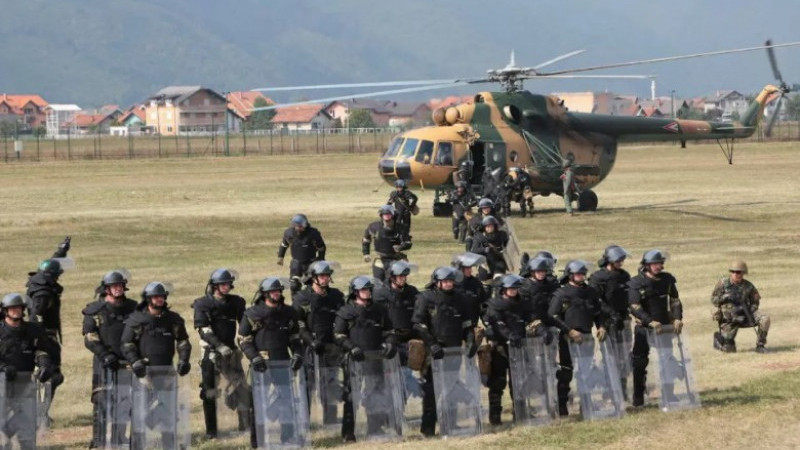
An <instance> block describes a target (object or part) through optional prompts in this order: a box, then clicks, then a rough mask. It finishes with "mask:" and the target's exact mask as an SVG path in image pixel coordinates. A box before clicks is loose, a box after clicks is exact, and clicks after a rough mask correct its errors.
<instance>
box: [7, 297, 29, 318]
mask: <svg viewBox="0 0 800 450" xmlns="http://www.w3.org/2000/svg"><path fill="white" fill-rule="evenodd" d="M29 301H30V298H29V297H28V296H27V295H24V294H20V293H18V292H12V293H10V294H6V295H5V296H4V297H3V301H2V303H0V310H2V315H3V316H4V317H9V318H10V319H11V320H13V321H14V322H21V321H22V319H23V318H24V317H25V309H26V308H27V304H28V302H29ZM15 306H21V307H22V314H21V315H20V316H19V317H11V316H9V315H8V309H9V308H13V307H15Z"/></svg>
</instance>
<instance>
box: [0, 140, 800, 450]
mask: <svg viewBox="0 0 800 450" xmlns="http://www.w3.org/2000/svg"><path fill="white" fill-rule="evenodd" d="M736 151H737V156H736V161H735V164H734V165H733V166H729V165H727V164H726V163H725V161H724V160H723V158H722V155H721V154H720V152H719V149H718V148H717V147H716V145H703V146H692V145H691V144H690V146H689V148H688V149H680V148H678V147H677V146H669V145H667V146H643V147H624V148H622V149H621V150H620V155H619V158H618V161H617V167H616V168H615V170H614V172H613V173H612V175H611V176H610V177H609V179H608V180H607V181H605V182H604V183H603V184H602V185H601V186H600V187H599V189H597V193H598V195H599V197H600V208H601V209H600V210H598V211H597V212H595V213H589V214H578V215H576V216H574V217H568V216H566V215H565V214H563V212H562V209H561V206H562V202H561V200H560V199H559V198H555V197H550V198H544V199H537V200H538V201H537V206H536V208H537V215H536V216H535V217H534V218H532V219H524V220H523V219H516V220H515V227H516V229H517V232H518V234H519V239H520V241H521V245H522V247H523V248H524V249H526V250H538V249H541V248H547V249H550V250H552V251H553V252H554V253H556V254H557V255H558V256H559V259H560V264H559V265H560V266H561V265H563V263H565V262H566V261H567V260H569V259H571V258H582V259H588V260H590V261H593V260H596V259H597V257H598V256H599V254H600V253H601V252H602V249H603V248H604V247H605V246H606V245H608V244H610V243H617V244H620V245H623V246H624V247H626V248H627V249H628V250H629V251H631V252H633V253H634V255H635V256H636V258H638V256H639V255H641V253H642V252H643V251H644V250H646V249H648V248H652V247H660V248H663V249H665V250H668V251H669V252H670V254H671V255H672V258H671V259H670V261H668V263H667V269H668V270H669V271H671V272H672V273H673V274H675V275H676V277H677V279H678V281H679V288H680V291H681V297H682V299H683V301H684V305H685V318H686V332H687V334H688V335H689V345H690V348H691V350H692V354H693V356H694V360H695V364H696V367H695V369H696V380H697V382H698V385H699V388H700V389H701V390H702V392H703V401H704V402H705V406H704V407H703V409H701V410H699V411H693V412H683V413H677V414H670V415H664V414H662V413H660V412H658V411H657V410H656V409H647V410H645V411H643V412H640V413H637V414H631V415H629V416H628V417H626V418H624V419H622V420H619V421H613V422H603V423H600V424H592V423H582V422H577V421H574V420H569V421H565V422H561V423H559V424H556V425H553V426H550V427H546V428H544V429H513V430H510V431H507V432H505V431H504V432H502V433H500V434H492V435H487V436H483V437H478V438H474V439H470V440H466V441H462V440H452V441H446V442H437V443H436V445H441V446H442V447H456V446H458V447H463V446H464V445H468V446H470V447H473V446H478V445H482V446H486V447H493V448H495V447H505V448H508V447H523V446H525V447H527V446H529V445H531V444H533V445H538V446H543V447H572V448H577V447H585V446H586V445H597V446H599V447H614V448H619V447H631V446H634V445H637V446H638V445H644V446H647V447H657V448H662V447H671V448H678V447H686V446H689V447H712V446H714V447H716V446H718V445H725V446H727V447H734V448H738V447H752V446H753V445H759V446H792V445H798V444H799V443H798V442H797V438H796V437H795V436H796V434H797V433H793V431H798V426H797V425H796V424H797V423H798V418H800V411H798V407H797V406H795V402H794V398H795V397H797V395H798V394H800V371H798V368H800V353H799V352H798V347H797V339H796V336H795V332H794V330H796V329H798V325H800V314H798V313H797V312H796V306H795V298H794V296H795V293H796V292H798V291H799V290H800V280H799V279H798V278H797V277H796V273H795V272H796V268H797V263H796V261H797V260H798V256H800V245H799V244H800V242H798V241H799V240H800V239H799V238H798V234H797V231H796V230H797V226H796V223H797V222H798V219H800V209H799V208H798V204H800V191H799V190H798V189H797V174H798V173H800V156H798V151H800V146H798V145H797V144H742V145H738V147H737V150H736ZM376 159H377V158H376V156H375V155H318V156H272V157H248V158H202V159H164V160H133V161H86V162H71V163H69V162H55V163H42V164H31V163H25V164H11V165H0V174H2V178H1V179H2V180H3V187H2V189H0V201H1V202H2V215H0V242H2V247H0V248H2V258H0V292H2V293H5V292H9V291H16V290H22V289H24V284H25V281H26V276H25V273H26V272H27V271H29V270H32V269H33V268H35V266H36V264H37V262H38V261H39V260H41V259H42V258H44V257H47V256H49V255H50V253H51V252H52V251H53V249H54V247H55V244H56V243H57V242H58V241H59V240H60V239H61V238H62V237H63V236H64V235H72V236H73V250H72V251H71V256H73V257H74V258H75V259H76V261H77V263H78V269H77V270H76V271H74V272H70V273H67V274H65V275H64V276H63V278H62V282H63V284H64V285H65V294H64V307H63V317H64V320H65V327H64V328H65V330H64V332H65V336H66V342H65V349H64V353H65V358H64V359H65V372H66V376H67V381H66V383H65V385H64V387H63V388H62V390H61V391H60V393H59V396H58V397H57V398H56V402H55V405H54V409H53V414H54V417H55V423H56V425H55V426H56V428H55V430H53V431H52V432H51V436H50V437H49V439H48V441H47V442H48V443H50V444H52V445H53V446H54V447H57V448H62V447H81V446H84V445H85V443H86V442H87V441H88V439H89V434H90V429H89V425H90V420H91V419H90V412H91V407H90V403H89V388H90V373H89V369H88V367H89V365H90V353H89V352H88V351H87V350H86V349H85V348H84V347H83V343H82V339H81V335H80V310H81V308H82V307H83V306H84V305H85V304H86V303H87V302H88V301H90V300H91V295H92V291H93V289H94V287H95V286H96V284H97V282H98V281H99V279H100V277H101V276H102V274H103V273H105V271H107V270H109V269H112V268H115V267H126V268H128V269H129V270H131V272H132V273H133V276H134V279H133V280H132V286H131V287H132V290H131V294H132V295H133V296H135V295H136V294H137V292H138V291H139V290H140V289H141V288H142V286H143V285H144V284H145V283H146V282H148V281H151V280H154V279H160V280H166V281H171V282H173V283H174V284H175V287H176V292H175V294H174V295H173V296H172V297H171V298H170V303H171V304H172V305H173V308H174V309H175V310H177V311H178V312H179V313H181V314H182V315H184V317H186V318H188V319H189V321H190V322H191V319H190V317H191V315H190V311H191V310H190V308H189V304H190V302H191V300H192V299H194V298H195V297H197V296H198V295H200V294H201V293H202V290H203V287H204V284H205V281H206V279H207V276H208V274H209V273H210V271H211V270H212V269H214V268H215V267H220V266H231V267H234V268H236V269H237V270H239V271H240V273H241V279H240V280H239V281H238V282H237V287H236V292H238V293H239V294H240V295H243V296H244V297H246V298H248V299H249V298H250V297H251V295H252V292H253V291H254V289H255V287H256V284H257V282H258V280H260V279H261V278H263V277H265V276H267V275H273V274H281V275H282V274H284V272H285V271H286V269H285V268H280V267H278V266H276V265H275V264H274V260H275V252H276V250H277V245H278V242H279V239H280V236H281V233H282V230H283V229H284V228H285V227H286V226H287V224H288V219H289V218H290V216H291V215H292V214H293V213H296V212H300V211H303V212H305V213H307V214H308V215H309V217H310V219H311V222H312V224H314V225H316V226H318V227H319V228H320V229H321V230H322V231H323V233H324V236H325V238H326V240H327V242H328V245H329V257H330V259H333V260H337V261H340V262H341V263H342V268H343V269H342V273H338V274H337V275H336V276H335V279H336V281H337V282H338V283H337V284H338V285H339V286H340V287H343V286H345V285H346V282H347V280H349V278H350V277H351V276H354V275H356V274H359V273H367V272H368V271H369V268H368V266H367V265H366V264H364V263H363V262H361V258H360V236H361V233H362V232H363V229H364V227H365V226H366V225H367V223H368V222H370V221H372V220H374V219H375V218H376V210H377V207H378V205H379V204H381V203H382V202H383V201H384V200H385V198H386V197H387V195H388V192H389V190H390V188H389V186H388V185H381V184H380V183H381V181H380V179H379V178H378V175H377V173H376V170H375V165H376ZM376 186H380V189H379V191H378V192H373V189H374V188H375V187H376ZM420 197H421V199H422V205H423V207H422V209H423V212H422V213H421V214H420V215H419V216H417V217H415V221H414V226H413V229H414V231H413V234H414V248H413V249H412V250H411V252H410V254H411V257H412V259H413V260H414V262H417V263H419V264H420V266H421V275H417V276H416V277H415V279H414V280H413V281H414V282H416V283H417V284H418V285H420V284H423V283H424V282H425V275H424V274H426V273H430V270H431V269H433V268H434V267H435V266H437V265H440V264H445V263H446V262H447V261H449V258H450V257H451V256H452V254H454V253H456V252H459V251H460V250H461V249H460V248H459V246H458V245H456V243H455V241H453V240H451V235H450V224H449V219H443V218H433V217H431V216H430V215H429V211H430V208H429V206H430V202H431V198H430V195H429V194H422V195H420ZM733 257H743V258H745V259H746V260H747V262H748V264H749V265H750V267H751V274H750V276H749V278H750V279H751V280H752V281H753V282H754V283H755V284H756V285H757V286H758V287H759V289H760V291H761V294H762V296H763V298H764V300H763V303H762V305H763V310H764V311H765V312H766V313H768V314H770V315H771V316H772V319H773V330H772V331H771V333H770V340H769V347H770V348H772V349H773V350H774V352H772V353H770V354H767V355H757V354H755V353H753V352H752V347H753V345H754V342H755V336H754V335H753V333H752V332H751V331H750V330H742V332H741V333H740V337H739V339H738V346H739V349H740V353H738V354H735V355H722V354H719V353H715V352H714V351H713V350H712V349H711V333H712V330H713V327H714V324H713V323H712V322H711V320H710V317H709V316H710V302H709V297H710V293H711V289H712V287H713V284H714V282H715V280H716V278H717V277H718V276H721V275H723V274H724V272H725V269H726V264H728V262H729V260H730V259H732V258H733ZM629 266H633V264H629ZM629 269H630V270H633V269H634V268H633V267H629ZM191 334H192V336H193V339H194V340H195V342H197V339H196V333H191ZM196 348H197V346H196ZM197 372H198V371H197V367H196V366H195V367H194V368H193V372H192V376H193V378H192V380H191V383H192V385H193V386H196V385H197V382H198V381H199V375H198V373H197ZM192 401H193V402H194V409H193V411H194V415H193V418H192V419H193V424H194V426H193V428H194V430H195V432H196V433H198V434H201V429H202V413H201V412H200V408H199V400H198V399H197V397H196V396H195V395H193V398H192ZM195 439H196V440H197V439H198V438H197V437H196V438H195ZM244 443H245V441H244V440H243V439H241V438H239V439H228V440H223V441H221V442H220V443H219V444H215V445H214V446H212V445H210V444H202V443H199V442H198V446H201V447H203V448H221V447H225V448H230V447H231V446H237V445H244ZM334 443H335V441H334V440H326V441H325V442H324V444H329V445H333V444H334ZM429 444H430V442H429V441H422V440H419V439H417V438H411V439H410V440H409V441H408V442H406V443H403V444H397V445H396V447H398V448H401V447H402V448H422V447H423V446H427V445H429ZM367 445H368V444H357V445H356V446H355V447H363V448H366V446H367ZM355 447H354V448H355ZM386 447H394V446H390V445H386Z"/></svg>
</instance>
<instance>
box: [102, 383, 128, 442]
mask: <svg viewBox="0 0 800 450" xmlns="http://www.w3.org/2000/svg"><path fill="white" fill-rule="evenodd" d="M103 376H104V377H105V379H104V385H103V397H102V400H101V401H102V402H103V404H102V410H101V411H102V412H103V426H102V428H103V429H104V430H105V432H104V434H105V448H107V449H112V448H128V447H129V445H130V438H129V437H128V436H129V435H128V432H129V430H128V427H129V426H130V423H131V410H132V408H133V393H132V391H131V389H132V386H131V383H132V382H133V373H132V372H131V371H130V370H128V369H123V368H120V369H119V370H111V369H106V371H105V372H104V373H103Z"/></svg>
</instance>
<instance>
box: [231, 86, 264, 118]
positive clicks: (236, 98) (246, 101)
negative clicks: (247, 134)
mask: <svg viewBox="0 0 800 450" xmlns="http://www.w3.org/2000/svg"><path fill="white" fill-rule="evenodd" d="M225 97H226V98H227V99H228V109H229V110H230V111H231V112H233V113H235V114H236V115H238V116H239V117H241V118H242V119H243V120H245V121H247V119H249V118H250V114H252V113H253V108H255V107H256V106H255V104H256V100H257V99H259V98H261V99H264V101H266V102H267V104H268V105H274V104H275V102H273V101H272V99H270V98H269V97H265V96H264V94H262V93H261V92H258V91H243V92H228V94H227V95H226V96H225Z"/></svg>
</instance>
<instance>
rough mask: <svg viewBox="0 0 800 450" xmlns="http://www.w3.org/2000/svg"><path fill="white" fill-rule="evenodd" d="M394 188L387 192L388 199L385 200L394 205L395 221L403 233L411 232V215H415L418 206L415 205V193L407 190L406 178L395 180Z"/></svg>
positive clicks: (417, 199)
mask: <svg viewBox="0 0 800 450" xmlns="http://www.w3.org/2000/svg"><path fill="white" fill-rule="evenodd" d="M394 187H395V190H394V191H392V193H390V194H389V200H387V201H386V204H387V205H392V206H394V209H395V210H396V211H397V217H396V219H397V223H398V224H399V225H400V227H401V228H402V230H403V232H404V233H405V234H410V233H411V215H412V214H413V215H417V214H418V213H419V208H418V207H417V201H419V198H417V196H416V194H414V193H413V192H411V191H409V190H408V183H406V180H395V182H394Z"/></svg>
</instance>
